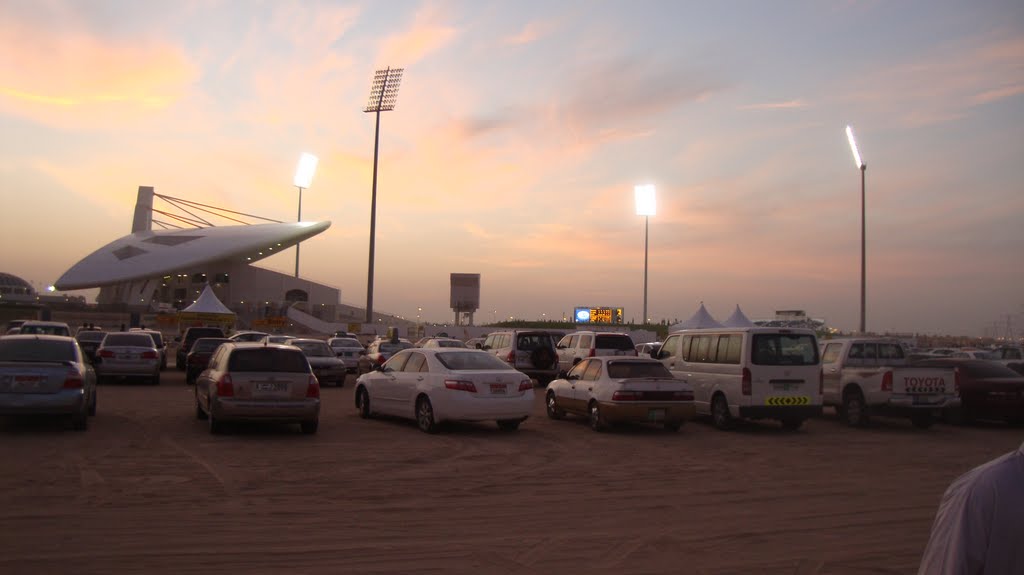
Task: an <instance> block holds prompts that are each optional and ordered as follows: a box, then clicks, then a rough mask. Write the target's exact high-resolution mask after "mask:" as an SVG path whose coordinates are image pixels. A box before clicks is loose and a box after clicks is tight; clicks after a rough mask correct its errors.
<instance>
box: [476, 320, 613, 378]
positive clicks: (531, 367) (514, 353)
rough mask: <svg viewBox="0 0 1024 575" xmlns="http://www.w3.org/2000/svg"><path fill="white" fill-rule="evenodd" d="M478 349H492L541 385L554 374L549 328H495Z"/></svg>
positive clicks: (554, 356)
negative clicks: (504, 329) (546, 329)
mask: <svg viewBox="0 0 1024 575" xmlns="http://www.w3.org/2000/svg"><path fill="white" fill-rule="evenodd" d="M631 347H632V346H631ZM480 349H482V350H484V351H487V352H490V353H493V354H494V355H496V356H498V357H499V358H501V359H502V360H504V361H505V363H507V364H509V365H511V366H512V367H513V368H514V369H517V370H519V371H521V372H523V373H525V374H526V375H528V376H530V377H531V378H532V379H536V380H537V381H538V382H539V383H540V384H541V385H547V384H548V383H550V382H551V380H553V379H555V377H557V376H558V355H557V354H556V353H555V338H554V336H553V335H551V332H548V331H544V330H539V329H513V330H508V331H496V332H493V333H491V334H488V336H487V339H485V340H484V343H483V345H482V346H480Z"/></svg>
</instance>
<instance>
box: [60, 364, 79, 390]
mask: <svg viewBox="0 0 1024 575" xmlns="http://www.w3.org/2000/svg"><path fill="white" fill-rule="evenodd" d="M63 387H64V389H82V387H83V383H82V374H80V373H78V370H75V369H73V370H70V371H68V374H67V376H66V377H65V378H64V386H63Z"/></svg>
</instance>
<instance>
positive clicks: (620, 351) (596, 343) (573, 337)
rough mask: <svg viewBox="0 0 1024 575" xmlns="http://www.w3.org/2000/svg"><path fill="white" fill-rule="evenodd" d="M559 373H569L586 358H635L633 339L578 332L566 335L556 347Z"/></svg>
mask: <svg viewBox="0 0 1024 575" xmlns="http://www.w3.org/2000/svg"><path fill="white" fill-rule="evenodd" d="M556 349H557V353H558V369H559V371H569V370H570V369H572V366H574V365H576V364H577V363H579V362H581V361H583V360H584V359H585V358H588V357H597V356H605V355H619V356H622V355H625V356H633V357H636V355H637V351H636V347H635V344H634V343H633V338H631V337H629V335H628V334H625V333H605V332H600V331H597V332H594V331H578V332H576V333H569V334H566V335H565V336H564V337H563V338H562V339H561V341H559V342H558V345H557V347H556Z"/></svg>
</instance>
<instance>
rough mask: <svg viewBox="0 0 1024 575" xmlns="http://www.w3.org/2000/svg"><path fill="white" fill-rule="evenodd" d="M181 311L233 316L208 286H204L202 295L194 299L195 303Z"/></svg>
mask: <svg viewBox="0 0 1024 575" xmlns="http://www.w3.org/2000/svg"><path fill="white" fill-rule="evenodd" d="M182 311H191V312H198V313H227V314H231V315H235V312H233V311H231V310H229V309H228V307H227V306H226V305H224V304H222V303H221V302H220V299H218V298H217V294H215V293H213V289H212V288H211V287H210V284H206V288H204V289H203V293H201V294H199V297H197V298H196V301H195V303H193V304H192V305H190V306H188V307H187V308H185V309H184V310H182Z"/></svg>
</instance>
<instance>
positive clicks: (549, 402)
mask: <svg viewBox="0 0 1024 575" xmlns="http://www.w3.org/2000/svg"><path fill="white" fill-rule="evenodd" d="M544 407H545V410H546V411H547V412H548V417H549V418H551V419H562V418H563V417H565V412H564V411H562V410H561V409H559V408H558V400H557V399H555V392H553V391H549V392H548V394H547V396H546V397H545V398H544Z"/></svg>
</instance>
